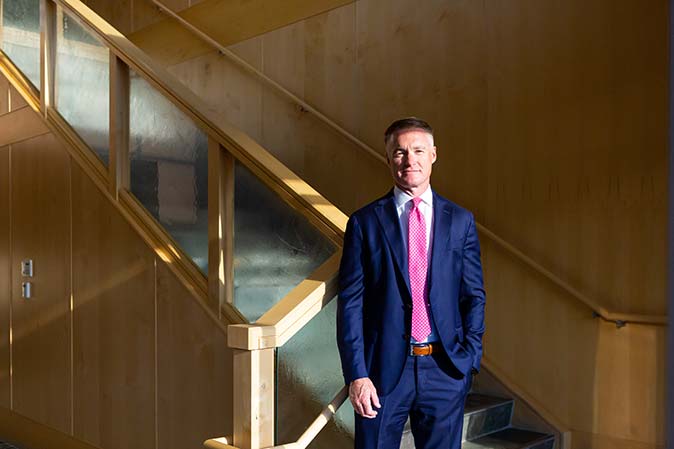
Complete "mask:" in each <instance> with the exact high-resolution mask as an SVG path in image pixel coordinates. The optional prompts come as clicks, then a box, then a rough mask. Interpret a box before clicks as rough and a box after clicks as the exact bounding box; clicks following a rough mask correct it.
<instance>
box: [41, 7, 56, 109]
mask: <svg viewBox="0 0 674 449" xmlns="http://www.w3.org/2000/svg"><path fill="white" fill-rule="evenodd" d="M40 22H41V27H40V84H41V86H39V88H40V103H41V109H42V113H43V114H44V116H45V117H46V116H47V109H48V108H49V107H53V106H54V82H55V79H54V74H55V73H56V72H55V70H54V67H55V65H56V64H55V63H56V4H54V2H53V1H51V0H40Z"/></svg>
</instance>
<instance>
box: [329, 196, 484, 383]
mask: <svg viewBox="0 0 674 449" xmlns="http://www.w3.org/2000/svg"><path fill="white" fill-rule="evenodd" d="M432 232H433V239H432V244H433V247H432V253H431V264H430V267H429V277H428V286H429V287H428V288H429V302H430V305H431V312H432V316H433V320H434V323H435V328H436V329H437V332H438V334H439V338H440V340H441V343H442V346H443V347H444V349H445V351H446V353H447V355H448V356H449V358H450V360H451V361H452V363H453V364H454V366H455V367H456V368H457V369H458V371H459V372H460V373H463V374H464V375H468V374H469V373H470V372H471V370H472V369H475V370H477V369H479V366H480V358H481V356H482V335H483V333H484V304H485V294H484V288H483V283H482V265H481V262H480V245H479V242H478V239H477V232H476V229H475V220H474V218H473V215H472V214H471V213H470V212H468V211H467V210H465V209H463V208H461V207H459V206H457V205H456V204H454V203H452V202H450V201H449V200H446V199H445V198H443V197H441V196H440V195H438V194H436V193H435V192H434V193H433V227H432ZM407 266H408V256H407V251H406V248H405V244H404V240H403V236H402V231H401V229H400V223H399V219H398V214H397V211H396V206H395V201H394V197H393V191H390V192H389V193H388V194H387V195H386V196H384V197H382V198H380V199H378V200H376V201H374V202H373V203H370V204H368V205H367V206H365V207H363V208H362V209H360V210H358V211H357V212H355V213H353V214H352V215H351V218H350V219H349V222H348V225H347V228H346V234H345V236H344V250H343V254H342V261H341V265H340V270H339V297H338V308H337V344H338V347H339V353H340V357H341V361H342V371H343V374H344V380H345V382H346V384H347V385H348V384H349V383H351V381H353V380H354V379H358V378H360V377H369V378H370V379H371V380H372V382H373V383H374V385H375V387H376V388H377V391H378V393H379V394H380V395H386V394H388V393H389V392H390V391H391V390H392V389H393V388H394V387H395V386H396V384H397V383H398V380H399V379H400V375H401V373H402V368H403V364H404V362H405V358H406V357H407V355H408V352H409V344H410V323H411V316H412V296H411V293H410V287H409V285H410V281H409V271H408V267H407Z"/></svg>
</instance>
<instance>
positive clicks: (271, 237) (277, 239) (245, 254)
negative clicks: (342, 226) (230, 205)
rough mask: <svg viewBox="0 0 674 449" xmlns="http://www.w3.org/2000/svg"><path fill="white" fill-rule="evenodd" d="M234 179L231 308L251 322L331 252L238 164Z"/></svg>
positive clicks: (300, 217)
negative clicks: (232, 298)
mask: <svg viewBox="0 0 674 449" xmlns="http://www.w3.org/2000/svg"><path fill="white" fill-rule="evenodd" d="M234 179H235V182H234V184H235V186H234V306H235V307H236V308H237V309H238V310H239V311H240V312H241V313H242V314H243V315H244V316H245V317H246V318H247V319H248V320H249V321H255V320H257V319H258V318H259V317H260V316H261V315H262V314H263V313H264V312H266V311H267V310H269V309H270V308H271V307H272V306H273V305H274V304H275V303H277V302H278V301H279V300H280V299H282V298H283V297H284V296H285V295H286V294H288V293H289V292H290V291H291V290H292V289H293V288H294V287H295V286H297V285H298V284H299V283H300V282H301V281H303V280H304V279H305V278H307V277H308V276H309V275H310V274H311V273H312V272H313V271H314V270H315V269H316V268H318V267H319V266H320V265H321V264H322V263H323V262H325V261H326V260H327V259H328V257H330V255H331V254H333V253H334V252H335V247H334V245H333V244H332V243H331V242H330V241H329V240H328V239H327V238H326V237H325V236H324V235H323V234H321V233H320V232H319V231H318V229H316V228H315V227H314V226H313V225H312V224H311V223H309V221H308V220H307V219H306V218H305V217H304V216H303V215H302V214H301V213H299V212H298V211H296V210H295V209H293V208H292V207H291V206H289V205H288V204H287V203H286V202H284V201H283V200H282V199H281V198H280V197H279V196H278V195H277V194H276V193H274V192H273V191H271V190H270V189H269V188H268V187H267V186H266V185H264V184H263V183H262V181H260V180H259V179H258V178H256V177H255V176H254V175H253V173H251V172H250V171H249V170H248V169H247V168H245V167H244V166H243V165H242V164H240V163H238V162H237V163H236V167H235V177H234Z"/></svg>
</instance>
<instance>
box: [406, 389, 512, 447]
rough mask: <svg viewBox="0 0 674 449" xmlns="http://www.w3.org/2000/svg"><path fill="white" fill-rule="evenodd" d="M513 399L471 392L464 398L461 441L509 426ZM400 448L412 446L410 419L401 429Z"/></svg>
mask: <svg viewBox="0 0 674 449" xmlns="http://www.w3.org/2000/svg"><path fill="white" fill-rule="evenodd" d="M513 406H514V401H513V400H512V399H504V398H499V397H494V396H487V395H483V394H476V393H471V394H469V395H468V397H467V398H466V407H465V410H464V415H463V433H462V435H461V441H466V440H474V439H477V438H480V437H482V436H484V435H487V434H490V433H493V432H497V431H500V430H503V429H506V428H507V427H509V426H510V419H511V418H512V413H513ZM400 447H401V448H413V447H414V440H413V438H412V430H411V428H410V421H409V420H407V423H406V424H405V430H404V431H403V438H402V443H401V445H400Z"/></svg>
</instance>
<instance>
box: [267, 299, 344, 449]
mask: <svg viewBox="0 0 674 449" xmlns="http://www.w3.org/2000/svg"><path fill="white" fill-rule="evenodd" d="M336 314H337V300H336V299H333V300H332V301H331V302H330V303H329V304H328V305H327V306H326V307H324V308H323V310H321V312H320V313H319V314H318V315H316V316H315V317H314V318H313V319H312V320H311V321H310V322H309V323H308V324H307V325H306V326H304V327H303V328H302V329H301V330H300V331H299V332H298V333H297V334H296V335H295V336H293V338H291V339H290V341H288V342H287V343H286V344H285V345H283V346H282V347H280V348H278V350H277V365H278V368H277V371H276V385H277V397H276V417H277V423H276V424H277V429H278V431H277V433H278V434H277V441H276V444H283V443H290V442H293V441H296V440H297V439H298V438H299V437H300V435H302V432H304V430H305V429H306V428H307V426H308V425H309V424H311V422H312V421H313V420H314V418H316V416H318V414H319V413H320V412H321V410H322V409H323V407H325V406H326V405H327V404H328V403H329V402H330V401H331V400H332V399H333V397H334V396H335V394H336V393H337V392H338V391H339V390H340V389H341V388H342V386H344V378H343V377H342V369H341V365H340V363H339V353H338V352H337V342H336V329H335V320H336ZM353 420H354V419H353V408H352V407H351V404H350V403H349V401H348V399H347V401H346V403H345V404H344V405H343V406H342V407H341V408H340V409H339V410H338V411H337V415H336V416H335V419H334V420H331V421H330V422H329V423H328V425H327V426H326V427H325V428H324V429H323V430H322V431H321V433H319V434H318V436H317V437H316V439H315V440H314V442H313V443H312V444H310V445H309V447H310V448H315V449H316V448H326V449H328V448H330V449H333V448H334V449H339V448H344V449H351V448H352V447H353V426H354V422H353Z"/></svg>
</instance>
